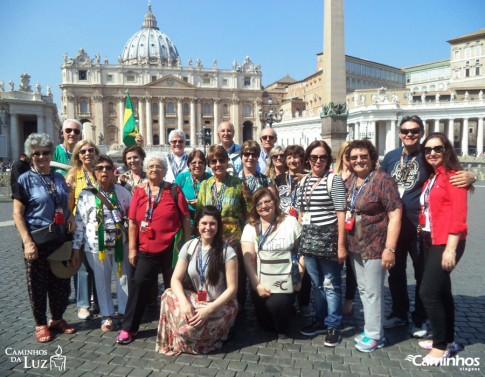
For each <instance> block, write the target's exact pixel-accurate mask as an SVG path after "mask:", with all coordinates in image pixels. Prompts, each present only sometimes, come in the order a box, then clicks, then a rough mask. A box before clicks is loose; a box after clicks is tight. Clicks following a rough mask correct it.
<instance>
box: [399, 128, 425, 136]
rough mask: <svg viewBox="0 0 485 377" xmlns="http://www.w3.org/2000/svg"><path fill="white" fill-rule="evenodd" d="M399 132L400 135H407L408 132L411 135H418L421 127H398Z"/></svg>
mask: <svg viewBox="0 0 485 377" xmlns="http://www.w3.org/2000/svg"><path fill="white" fill-rule="evenodd" d="M399 132H400V133H401V134H402V135H408V134H409V133H412V134H413V135H418V134H419V133H420V132H421V128H419V127H418V128H410V129H407V130H406V129H402V128H401V129H400V130H399Z"/></svg>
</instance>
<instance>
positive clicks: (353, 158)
mask: <svg viewBox="0 0 485 377" xmlns="http://www.w3.org/2000/svg"><path fill="white" fill-rule="evenodd" d="M359 157H360V159H361V160H362V161H367V160H368V159H369V155H368V154H361V155H360V156H350V157H349V159H350V161H357V159H358V158H359Z"/></svg>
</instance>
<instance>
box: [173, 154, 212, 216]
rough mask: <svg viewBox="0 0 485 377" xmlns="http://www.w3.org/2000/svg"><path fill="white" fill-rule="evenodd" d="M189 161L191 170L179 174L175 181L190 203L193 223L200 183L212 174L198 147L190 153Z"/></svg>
mask: <svg viewBox="0 0 485 377" xmlns="http://www.w3.org/2000/svg"><path fill="white" fill-rule="evenodd" d="M187 163H188V166H189V171H186V172H183V173H180V174H179V175H177V178H175V182H174V183H175V184H176V185H179V186H180V187H181V188H182V192H183V193H184V195H185V199H187V203H189V211H190V222H191V224H193V222H194V217H195V208H196V205H197V198H198V197H199V190H200V185H201V183H202V182H203V181H205V180H206V179H208V178H210V177H211V176H212V174H210V173H207V172H206V171H205V168H206V164H207V163H206V159H205V155H204V153H202V151H199V150H198V149H194V150H193V151H192V152H190V153H189V156H188V159H187Z"/></svg>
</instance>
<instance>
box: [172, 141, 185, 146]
mask: <svg viewBox="0 0 485 377" xmlns="http://www.w3.org/2000/svg"><path fill="white" fill-rule="evenodd" d="M184 143H185V141H183V140H170V144H173V145H177V144H184Z"/></svg>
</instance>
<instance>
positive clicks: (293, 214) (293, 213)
mask: <svg viewBox="0 0 485 377" xmlns="http://www.w3.org/2000/svg"><path fill="white" fill-rule="evenodd" d="M288 215H290V216H293V217H298V215H297V212H296V208H293V207H291V208H290V209H289V210H288Z"/></svg>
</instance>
